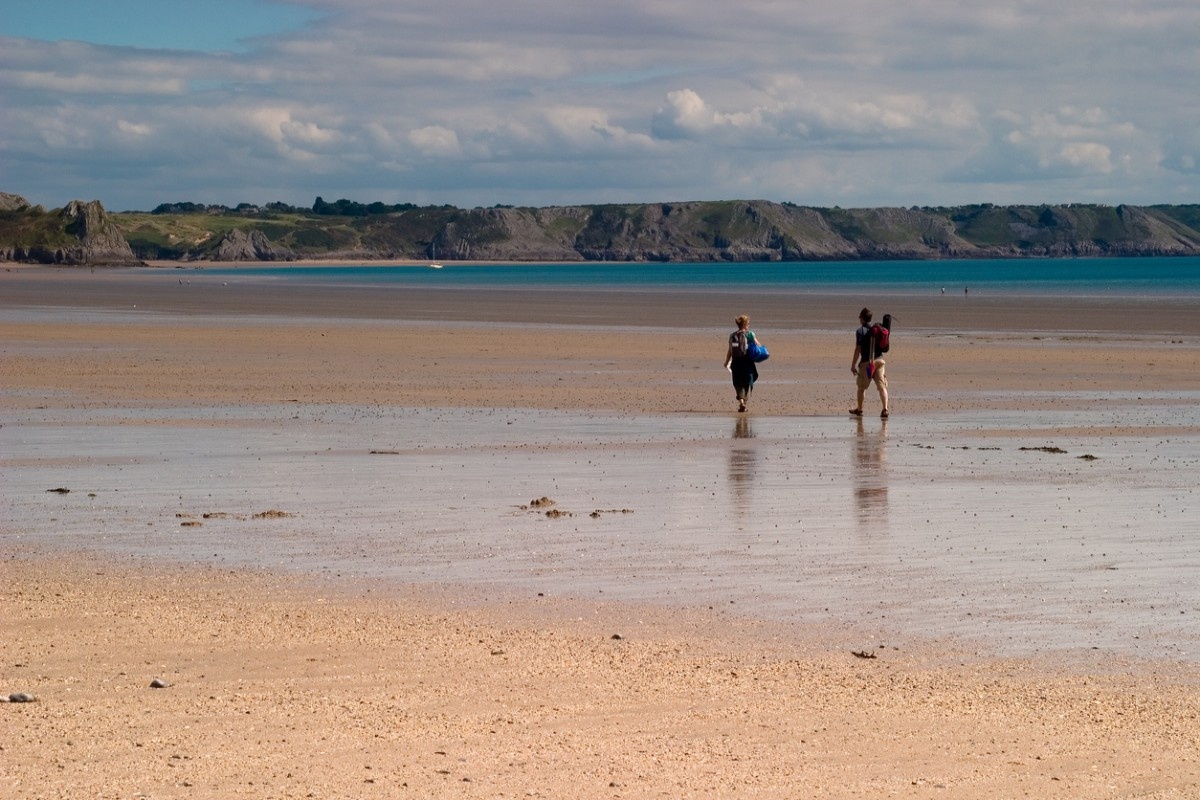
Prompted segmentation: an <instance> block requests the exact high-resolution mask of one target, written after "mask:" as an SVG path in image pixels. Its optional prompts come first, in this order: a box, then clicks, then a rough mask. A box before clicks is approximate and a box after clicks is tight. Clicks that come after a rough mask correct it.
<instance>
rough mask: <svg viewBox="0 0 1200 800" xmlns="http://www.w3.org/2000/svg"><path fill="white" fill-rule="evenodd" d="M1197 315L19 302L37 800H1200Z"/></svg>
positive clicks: (810, 307)
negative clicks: (860, 410)
mask: <svg viewBox="0 0 1200 800" xmlns="http://www.w3.org/2000/svg"><path fill="white" fill-rule="evenodd" d="M864 303H865V304H868V305H871V306H872V307H874V308H877V309H878V310H879V311H883V310H888V311H891V312H892V313H894V314H895V315H896V316H897V318H898V319H900V320H902V321H903V328H902V329H901V330H902V331H903V334H902V335H901V332H900V331H898V332H897V344H898V346H896V347H894V348H893V353H892V354H891V355H890V357H889V360H888V370H889V374H890V376H891V380H892V389H893V416H892V418H891V419H890V420H888V421H887V422H886V423H883V422H882V421H881V420H879V419H878V416H877V414H878V401H877V399H875V398H874V397H873V396H869V398H868V405H867V409H868V418H867V419H864V420H862V421H861V422H856V421H853V420H849V419H848V418H847V415H846V413H845V412H846V408H848V406H849V404H850V401H851V398H852V382H851V381H852V377H851V376H850V373H849V369H848V367H849V360H850V356H851V350H852V345H853V341H852V337H851V331H852V329H853V327H854V324H855V316H856V314H857V310H858V307H859V306H861V305H863V304H864ZM1195 305H1196V304H1195V303H1194V302H1192V301H1187V300H1169V299H1159V300H1154V301H1138V300H1115V299H1111V298H1084V299H1080V300H1078V301H1074V302H1072V303H1070V304H1067V305H1066V307H1064V304H1063V303H1061V302H1058V301H1053V302H1052V301H1049V300H1044V299H1043V300H1038V299H1033V300H1031V299H1022V300H1020V301H1014V300H1012V299H1005V298H988V297H986V296H980V297H974V296H973V297H971V298H970V299H969V300H967V299H966V298H963V297H959V296H954V297H941V296H930V297H927V298H926V297H904V298H887V297H879V298H871V297H868V298H854V297H845V296H834V295H825V296H805V297H800V298H797V297H743V296H736V297H718V296H713V295H710V294H704V293H695V294H688V293H676V294H672V295H670V296H664V295H655V294H652V293H651V294H647V293H633V292H618V291H613V292H596V293H580V292H572V291H567V290H546V291H536V292H530V291H489V292H478V291H473V290H469V289H443V290H436V291H427V292H421V293H413V292H378V291H370V290H363V289H361V288H355V287H337V288H332V289H327V290H321V291H314V290H313V289H312V288H311V287H307V288H306V287H288V286H267V285H263V284H258V283H254V282H245V283H242V282H239V281H237V280H236V279H233V278H229V277H214V276H211V275H208V274H206V273H205V271H204V270H191V269H189V270H179V277H178V279H175V278H173V277H168V278H163V277H161V276H157V277H150V276H146V275H141V274H138V273H137V272H136V271H111V272H104V271H101V272H97V273H90V272H88V273H85V272H82V271H70V270H52V269H42V268H14V269H11V270H4V271H0V342H2V344H0V423H2V425H0V442H2V443H3V448H2V452H0V470H2V471H3V474H4V485H5V494H6V496H7V497H6V506H7V512H6V519H4V520H3V521H0V537H2V538H0V541H2V542H3V549H2V551H0V554H2V555H3V558H2V559H0V617H2V618H3V619H4V620H5V622H4V623H3V626H2V631H3V638H4V640H5V645H4V648H3V654H4V657H3V663H2V664H0V695H3V696H5V697H7V696H9V695H10V694H14V693H28V694H31V695H33V696H34V697H36V701H35V702H30V703H7V704H4V705H2V706H0V717H2V718H3V730H4V736H3V737H2V741H0V795H3V796H5V797H14V798H34V797H84V796H101V797H134V796H146V797H255V798H259V797H261V798H267V797H295V796H301V797H302V796H313V797H368V796H379V797H447V796H449V797H512V796H524V797H589V798H590V797H595V798H600V797H605V798H607V797H649V796H662V797H738V796H755V797H780V798H783V797H830V798H843V797H844V798H850V797H855V798H860V797H887V796H899V797H913V798H923V797H954V798H1012V797H1051V798H1134V797H1137V798H1163V799H1166V798H1191V797H1200V717H1198V711H1200V682H1198V679H1200V593H1198V592H1197V590H1196V589H1195V588H1194V586H1193V584H1194V580H1192V576H1194V574H1195V572H1194V570H1195V568H1196V567H1197V566H1200V557H1198V555H1197V551H1196V548H1195V545H1194V543H1193V539H1194V535H1193V534H1194V532H1195V530H1197V529H1200V527H1198V526H1200V510H1198V508H1200V504H1197V503H1196V496H1195V486H1196V485H1197V483H1198V480H1197V479H1198V478H1200V455H1198V451H1197V449H1196V445H1197V442H1198V441H1200V420H1198V417H1197V410H1196V409H1197V400H1198V399H1200V347H1198V345H1200V335H1198V334H1195V333H1193V332H1191V329H1190V328H1189V327H1188V326H1187V325H1186V324H1183V323H1185V322H1186V320H1187V319H1188V318H1192V317H1194V316H1195V313H1196V312H1197V311H1198V310H1200V309H1197V308H1196V307H1195ZM737 313H749V314H750V315H751V316H752V318H753V319H752V327H753V328H755V329H756V330H757V331H758V332H759V333H760V334H761V336H762V338H763V340H764V341H765V342H766V343H767V345H768V346H769V347H770V349H771V351H772V358H771V360H770V361H769V362H767V364H766V365H764V367H763V370H762V372H763V379H762V381H761V383H760V385H759V386H758V387H757V389H756V391H755V396H754V400H753V403H752V408H751V413H750V414H749V415H746V416H742V417H739V415H738V414H737V413H736V412H735V411H734V403H733V399H732V390H731V387H730V386H729V381H728V374H727V373H726V372H725V371H724V370H723V369H722V367H721V361H722V358H723V356H724V336H725V335H726V333H727V331H728V329H730V328H731V323H732V317H733V316H734V315H735V314H737ZM59 489H61V490H63V491H61V492H58V491H56V490H59ZM543 496H545V497H546V498H547V499H548V500H550V502H551V503H553V505H552V506H547V507H546V508H540V507H536V506H534V507H529V504H530V502H531V501H532V500H535V499H539V498H541V497H543ZM547 510H557V511H559V512H561V515H562V516H561V518H559V519H553V518H548V517H547V515H546V513H545V512H546V511H547ZM1014 587H1015V588H1014ZM154 680H158V681H160V682H161V683H163V684H166V685H165V686H163V687H162V688H151V682H152V681H154Z"/></svg>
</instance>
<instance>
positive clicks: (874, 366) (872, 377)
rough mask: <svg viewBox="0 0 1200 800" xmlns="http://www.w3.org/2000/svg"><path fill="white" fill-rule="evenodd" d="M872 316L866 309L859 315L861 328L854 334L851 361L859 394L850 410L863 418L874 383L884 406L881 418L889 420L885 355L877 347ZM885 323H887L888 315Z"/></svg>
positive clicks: (851, 368)
mask: <svg viewBox="0 0 1200 800" xmlns="http://www.w3.org/2000/svg"><path fill="white" fill-rule="evenodd" d="M871 316H872V314H871V310H870V309H869V308H864V309H863V310H862V311H860V312H859V313H858V322H859V327H858V330H856V331H855V332H854V355H853V357H852V358H851V360H850V372H851V373H853V374H854V377H855V384H856V387H857V389H858V392H857V403H856V404H855V406H854V408H852V409H850V413H851V414H852V415H853V416H856V417H861V416H862V414H863V398H864V397H865V396H866V394H867V387H868V386H870V385H871V382H872V381H874V382H875V388H877V389H878V390H879V402H880V403H882V404H883V411H881V412H880V414H879V416H880V417H882V418H883V419H887V418H888V383H887V375H886V374H885V372H884V370H885V368H886V364H885V363H884V360H883V357H882V356H883V354H882V353H881V352H879V351H878V349H877V347H876V343H875V336H874V333H873V332H872V330H871ZM884 321H885V322H886V321H887V320H886V315H885V319H884Z"/></svg>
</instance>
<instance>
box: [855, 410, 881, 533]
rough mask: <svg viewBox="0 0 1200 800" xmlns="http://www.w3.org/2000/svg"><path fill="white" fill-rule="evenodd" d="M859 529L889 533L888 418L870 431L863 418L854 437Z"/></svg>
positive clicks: (856, 502) (859, 420)
mask: <svg viewBox="0 0 1200 800" xmlns="http://www.w3.org/2000/svg"><path fill="white" fill-rule="evenodd" d="M852 480H853V483H854V500H855V504H854V505H855V509H856V511H857V518H858V527H859V532H860V533H864V534H870V533H886V532H887V525H888V476H887V420H881V423H880V427H879V429H878V430H871V431H868V430H867V424H866V422H865V421H864V420H863V418H862V417H859V418H858V431H857V435H856V436H855V437H854V465H853V468H852Z"/></svg>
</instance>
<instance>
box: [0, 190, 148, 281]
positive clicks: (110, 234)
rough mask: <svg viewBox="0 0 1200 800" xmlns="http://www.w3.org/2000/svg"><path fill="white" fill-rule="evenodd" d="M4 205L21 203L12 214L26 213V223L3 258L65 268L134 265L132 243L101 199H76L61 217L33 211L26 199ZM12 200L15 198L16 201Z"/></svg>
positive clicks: (15, 234)
mask: <svg viewBox="0 0 1200 800" xmlns="http://www.w3.org/2000/svg"><path fill="white" fill-rule="evenodd" d="M6 198H7V199H6V200H5V201H4V202H6V203H8V204H18V205H17V208H11V209H6V210H8V211H19V212H25V213H24V215H23V216H24V217H25V218H26V219H25V223H26V224H24V225H23V226H21V227H20V228H19V229H18V230H17V231H16V233H14V234H13V235H14V236H15V237H16V241H14V242H13V243H12V244H7V245H6V246H5V247H4V249H3V253H2V255H3V257H4V258H5V259H6V260H9V261H24V262H32V263H35V264H62V265H64V266H131V265H135V264H140V263H141V262H140V261H138V259H136V258H134V255H133V250H131V249H130V247H129V242H127V241H125V237H124V235H122V233H121V231H120V230H119V229H118V228H117V226H116V225H114V224H113V222H112V221H111V220H110V219H109V218H108V214H107V213H105V211H104V206H102V205H101V204H100V201H99V200H92V201H91V202H83V201H81V200H72V201H71V202H70V203H68V204H67V205H66V207H65V208H63V209H62V210H60V211H59V212H58V213H57V214H55V213H53V212H52V213H49V214H48V213H46V211H45V210H44V209H42V208H41V207H40V206H38V207H35V208H29V204H28V203H27V202H25V200H24V198H22V197H19V196H17V195H6ZM12 198H15V200H13V199H12Z"/></svg>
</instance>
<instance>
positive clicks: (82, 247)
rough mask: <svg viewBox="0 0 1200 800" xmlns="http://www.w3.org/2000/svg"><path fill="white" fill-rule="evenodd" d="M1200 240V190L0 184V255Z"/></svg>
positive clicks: (1026, 250) (1063, 245)
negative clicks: (946, 193) (181, 191)
mask: <svg viewBox="0 0 1200 800" xmlns="http://www.w3.org/2000/svg"><path fill="white" fill-rule="evenodd" d="M1170 255H1200V206H1165V205H1164V206H1130V205H1117V206H1108V205H1081V204H1067V205H1056V206H997V205H993V204H990V203H985V204H979V205H970V206H956V207H936V208H931V207H922V208H917V207H913V208H861V209H843V208H816V207H806V206H797V205H794V204H790V203H773V202H769V201H765V200H735V201H702V202H683V203H651V204H635V205H611V204H610V205H590V206H555V207H548V208H516V207H509V206H496V207H492V208H475V209H458V208H453V207H450V206H436V207H416V206H411V205H404V206H384V205H383V204H381V203H372V204H370V205H368V206H364V205H361V204H359V203H354V202H351V201H347V200H339V201H338V202H337V203H333V204H331V203H325V202H324V201H323V200H321V198H317V203H316V204H314V207H313V208H312V209H303V208H296V207H292V206H285V205H283V204H279V203H275V204H271V205H268V206H264V207H258V206H252V205H249V204H242V205H239V206H238V207H236V208H232V209H231V208H227V207H224V206H197V205H195V204H192V203H181V204H175V205H172V206H161V207H159V208H158V209H156V210H155V211H153V212H121V213H107V212H105V210H104V208H103V207H102V206H101V204H100V203H99V202H98V201H92V202H88V203H83V202H79V201H74V202H72V203H70V204H68V205H67V207H66V208H63V209H61V210H54V211H46V210H45V209H43V208H42V207H40V206H31V205H30V204H29V203H28V202H26V201H25V200H24V198H22V197H20V196H18V195H12V194H4V193H0V260H5V261H14V262H33V263H44V264H64V265H101V264H132V263H138V262H140V261H148V260H177V261H248V262H271V261H295V260H359V261H380V260H418V261H419V260H437V261H467V260H470V261H543V262H559V261H561V262H569V261H646V262H655V261H659V262H666V261H674V262H705V261H730V262H768V261H830V260H846V261H854V260H889V259H950V258H1047V257H1078V256H1170Z"/></svg>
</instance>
